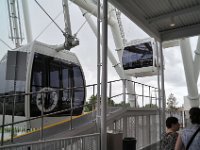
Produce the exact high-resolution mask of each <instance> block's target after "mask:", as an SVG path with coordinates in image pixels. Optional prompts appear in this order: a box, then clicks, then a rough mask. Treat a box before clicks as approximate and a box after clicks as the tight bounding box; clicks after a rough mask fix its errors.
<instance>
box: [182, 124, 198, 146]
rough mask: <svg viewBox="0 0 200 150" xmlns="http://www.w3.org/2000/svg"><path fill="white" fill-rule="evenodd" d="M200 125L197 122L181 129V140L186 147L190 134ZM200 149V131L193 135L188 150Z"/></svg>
mask: <svg viewBox="0 0 200 150" xmlns="http://www.w3.org/2000/svg"><path fill="white" fill-rule="evenodd" d="M199 127H200V125H199V124H192V125H191V126H189V127H187V128H185V129H183V131H182V133H181V134H180V135H181V140H182V142H183V144H184V146H185V147H186V146H187V144H188V142H189V141H190V139H191V137H192V135H193V134H194V133H195V132H196V130H197V129H198V128H199ZM199 149H200V132H199V133H197V135H196V136H195V138H194V140H193V142H192V144H191V145H190V148H189V150H199Z"/></svg>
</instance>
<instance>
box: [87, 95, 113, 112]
mask: <svg viewBox="0 0 200 150" xmlns="http://www.w3.org/2000/svg"><path fill="white" fill-rule="evenodd" d="M100 99H101V98H100ZM107 100H108V106H115V102H114V101H113V100H112V99H110V98H107ZM96 101H97V96H96V95H92V96H90V98H89V101H88V102H86V105H87V106H86V107H85V110H84V111H85V112H88V111H92V110H95V109H96Z"/></svg>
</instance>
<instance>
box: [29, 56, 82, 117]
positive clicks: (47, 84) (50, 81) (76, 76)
mask: <svg viewBox="0 0 200 150" xmlns="http://www.w3.org/2000/svg"><path fill="white" fill-rule="evenodd" d="M80 86H81V87H82V86H84V79H83V74H82V71H81V69H80V66H77V65H75V64H73V63H70V64H68V63H67V62H66V63H64V62H63V61H62V60H59V59H54V58H53V57H49V56H45V55H41V54H35V57H34V63H33V70H32V85H31V90H32V91H33V92H37V91H44V90H45V89H48V88H49V89H51V90H57V91H56V92H52V93H53V94H54V96H52V95H51V94H46V96H45V99H44V100H45V102H44V104H45V106H44V108H45V109H46V112H45V113H50V112H55V111H60V110H64V109H68V108H70V107H71V102H73V104H72V105H73V106H80V105H83V104H84V100H85V88H84V87H82V88H75V89H74V88H73V87H80ZM58 89H61V90H58ZM63 89H64V90H63ZM53 98H54V99H57V98H58V100H56V103H55V100H54V99H53ZM40 99H41V96H40V95H38V94H33V95H32V98H31V116H38V115H40V114H41V112H40V110H39V109H41V105H40V106H38V104H39V101H40ZM54 106H56V107H54ZM81 113H82V108H80V109H78V110H76V111H73V114H76V115H80V114H81ZM62 114H63V115H69V114H70V112H69V111H67V112H63V113H62ZM62 114H58V115H59V116H60V115H62Z"/></svg>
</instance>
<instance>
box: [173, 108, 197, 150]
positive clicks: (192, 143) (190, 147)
mask: <svg viewBox="0 0 200 150" xmlns="http://www.w3.org/2000/svg"><path fill="white" fill-rule="evenodd" d="M189 114H190V120H191V123H192V124H191V125H190V126H189V127H187V128H185V129H184V130H183V131H182V133H181V134H179V136H178V139H177V141H176V146H175V150H200V132H199V131H200V109H199V108H198V107H193V108H191V109H190V111H189Z"/></svg>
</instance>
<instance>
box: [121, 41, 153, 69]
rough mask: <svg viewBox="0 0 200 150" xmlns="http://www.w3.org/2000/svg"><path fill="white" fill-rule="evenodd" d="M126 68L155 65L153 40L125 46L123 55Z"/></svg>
mask: <svg viewBox="0 0 200 150" xmlns="http://www.w3.org/2000/svg"><path fill="white" fill-rule="evenodd" d="M122 62H123V67H124V70H128V69H135V68H142V67H149V66H152V65H153V50H152V45H151V42H147V43H142V44H138V45H132V46H128V47H125V49H124V52H123V57H122Z"/></svg>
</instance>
